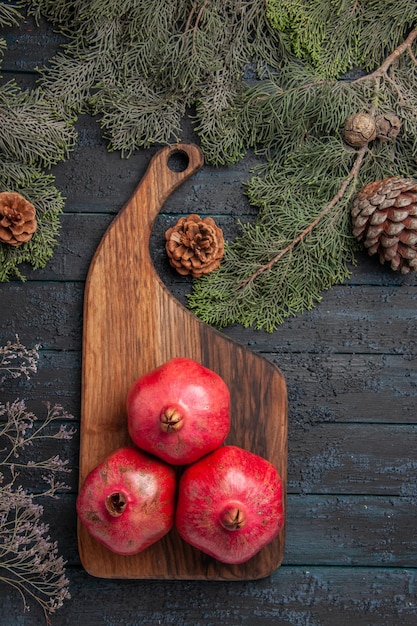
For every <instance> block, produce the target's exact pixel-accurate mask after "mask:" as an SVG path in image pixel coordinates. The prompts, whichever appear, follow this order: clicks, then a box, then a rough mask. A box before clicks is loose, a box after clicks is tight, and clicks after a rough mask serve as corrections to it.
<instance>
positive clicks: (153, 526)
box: [76, 446, 176, 555]
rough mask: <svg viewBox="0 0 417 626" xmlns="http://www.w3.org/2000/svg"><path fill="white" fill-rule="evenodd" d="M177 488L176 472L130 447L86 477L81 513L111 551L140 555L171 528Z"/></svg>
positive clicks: (81, 494)
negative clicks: (139, 553)
mask: <svg viewBox="0 0 417 626" xmlns="http://www.w3.org/2000/svg"><path fill="white" fill-rule="evenodd" d="M175 489H176V476H175V470H174V468H172V467H170V466H169V465H167V464H166V463H163V461H161V460H160V459H156V458H155V457H151V456H150V455H148V454H146V453H144V452H141V451H140V450H137V449H136V448H133V447H131V446H127V447H123V448H119V449H117V450H115V451H114V452H112V453H111V454H110V455H109V456H108V457H107V458H106V459H105V460H104V461H103V462H102V463H100V464H99V465H97V466H96V467H95V468H94V469H93V470H92V471H91V472H90V473H89V474H88V476H87V478H86V479H85V481H84V484H83V485H82V487H81V489H80V492H79V494H78V497H77V502H76V508H77V513H78V516H79V518H80V520H81V522H82V523H83V524H84V525H85V527H86V528H87V530H88V531H89V533H90V534H91V535H92V536H93V537H94V538H95V539H97V541H100V542H101V543H103V544H104V545H105V546H106V547H107V548H108V549H109V550H111V551H112V552H115V553H117V554H124V555H128V554H136V553H138V552H140V551H141V550H144V549H145V548H147V547H148V546H150V545H151V544H153V543H155V542H156V541H158V540H159V539H161V537H163V536H164V535H165V534H166V533H167V532H168V531H169V530H171V528H172V526H173V524H174V511H175Z"/></svg>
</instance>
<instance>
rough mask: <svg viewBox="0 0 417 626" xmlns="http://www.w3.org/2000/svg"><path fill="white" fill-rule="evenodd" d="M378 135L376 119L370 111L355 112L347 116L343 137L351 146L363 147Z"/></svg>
mask: <svg viewBox="0 0 417 626" xmlns="http://www.w3.org/2000/svg"><path fill="white" fill-rule="evenodd" d="M375 137H376V128H375V120H374V118H373V117H372V116H371V115H369V114H368V113H355V114H354V115H351V116H350V117H348V118H347V120H346V122H345V125H344V128H343V138H344V140H345V141H346V143H348V144H349V145H350V146H352V147H354V148H361V147H362V146H366V144H367V143H369V142H370V141H373V140H374V139H375Z"/></svg>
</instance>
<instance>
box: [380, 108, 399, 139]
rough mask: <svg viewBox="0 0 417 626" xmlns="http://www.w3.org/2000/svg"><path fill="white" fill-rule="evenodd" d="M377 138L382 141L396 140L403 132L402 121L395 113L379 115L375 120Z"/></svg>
mask: <svg viewBox="0 0 417 626" xmlns="http://www.w3.org/2000/svg"><path fill="white" fill-rule="evenodd" d="M375 128H376V136H377V139H379V140H380V141H389V140H390V139H395V138H396V137H397V136H398V134H399V132H400V130H401V120H400V119H399V118H398V117H397V116H396V115H394V114H393V113H384V114H382V115H378V117H377V118H376V120H375Z"/></svg>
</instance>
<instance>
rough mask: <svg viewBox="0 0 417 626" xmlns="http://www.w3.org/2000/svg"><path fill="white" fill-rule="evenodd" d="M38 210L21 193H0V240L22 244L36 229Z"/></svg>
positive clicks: (12, 243)
mask: <svg viewBox="0 0 417 626" xmlns="http://www.w3.org/2000/svg"><path fill="white" fill-rule="evenodd" d="M35 216H36V210H35V207H34V206H33V204H31V203H30V202H28V201H27V200H26V199H25V198H24V197H23V196H21V195H20V194H19V193H12V192H8V191H3V192H2V193H0V241H2V242H3V243H8V244H10V245H11V246H15V247H17V246H20V245H21V244H22V243H26V242H27V241H29V240H30V239H31V238H32V235H33V233H34V232H35V231H36V228H37V223H36V217H35Z"/></svg>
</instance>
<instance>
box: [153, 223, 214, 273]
mask: <svg viewBox="0 0 417 626" xmlns="http://www.w3.org/2000/svg"><path fill="white" fill-rule="evenodd" d="M165 239H166V243H165V249H166V251H167V254H168V258H169V262H170V263H171V265H172V267H175V269H176V270H177V272H178V273H179V274H181V275H183V276H185V275H187V274H191V275H192V276H193V278H200V277H201V276H203V275H204V274H209V273H210V272H212V271H213V270H215V269H217V268H218V267H219V265H220V261H221V259H222V258H223V255H224V239H223V232H222V230H221V228H219V226H217V224H216V223H215V221H214V220H213V219H212V218H211V217H205V218H204V219H202V218H201V217H200V216H199V215H196V214H195V213H191V214H190V215H188V216H187V217H181V218H180V219H179V220H178V222H177V223H176V224H175V226H173V227H172V228H168V230H167V231H166V233H165Z"/></svg>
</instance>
